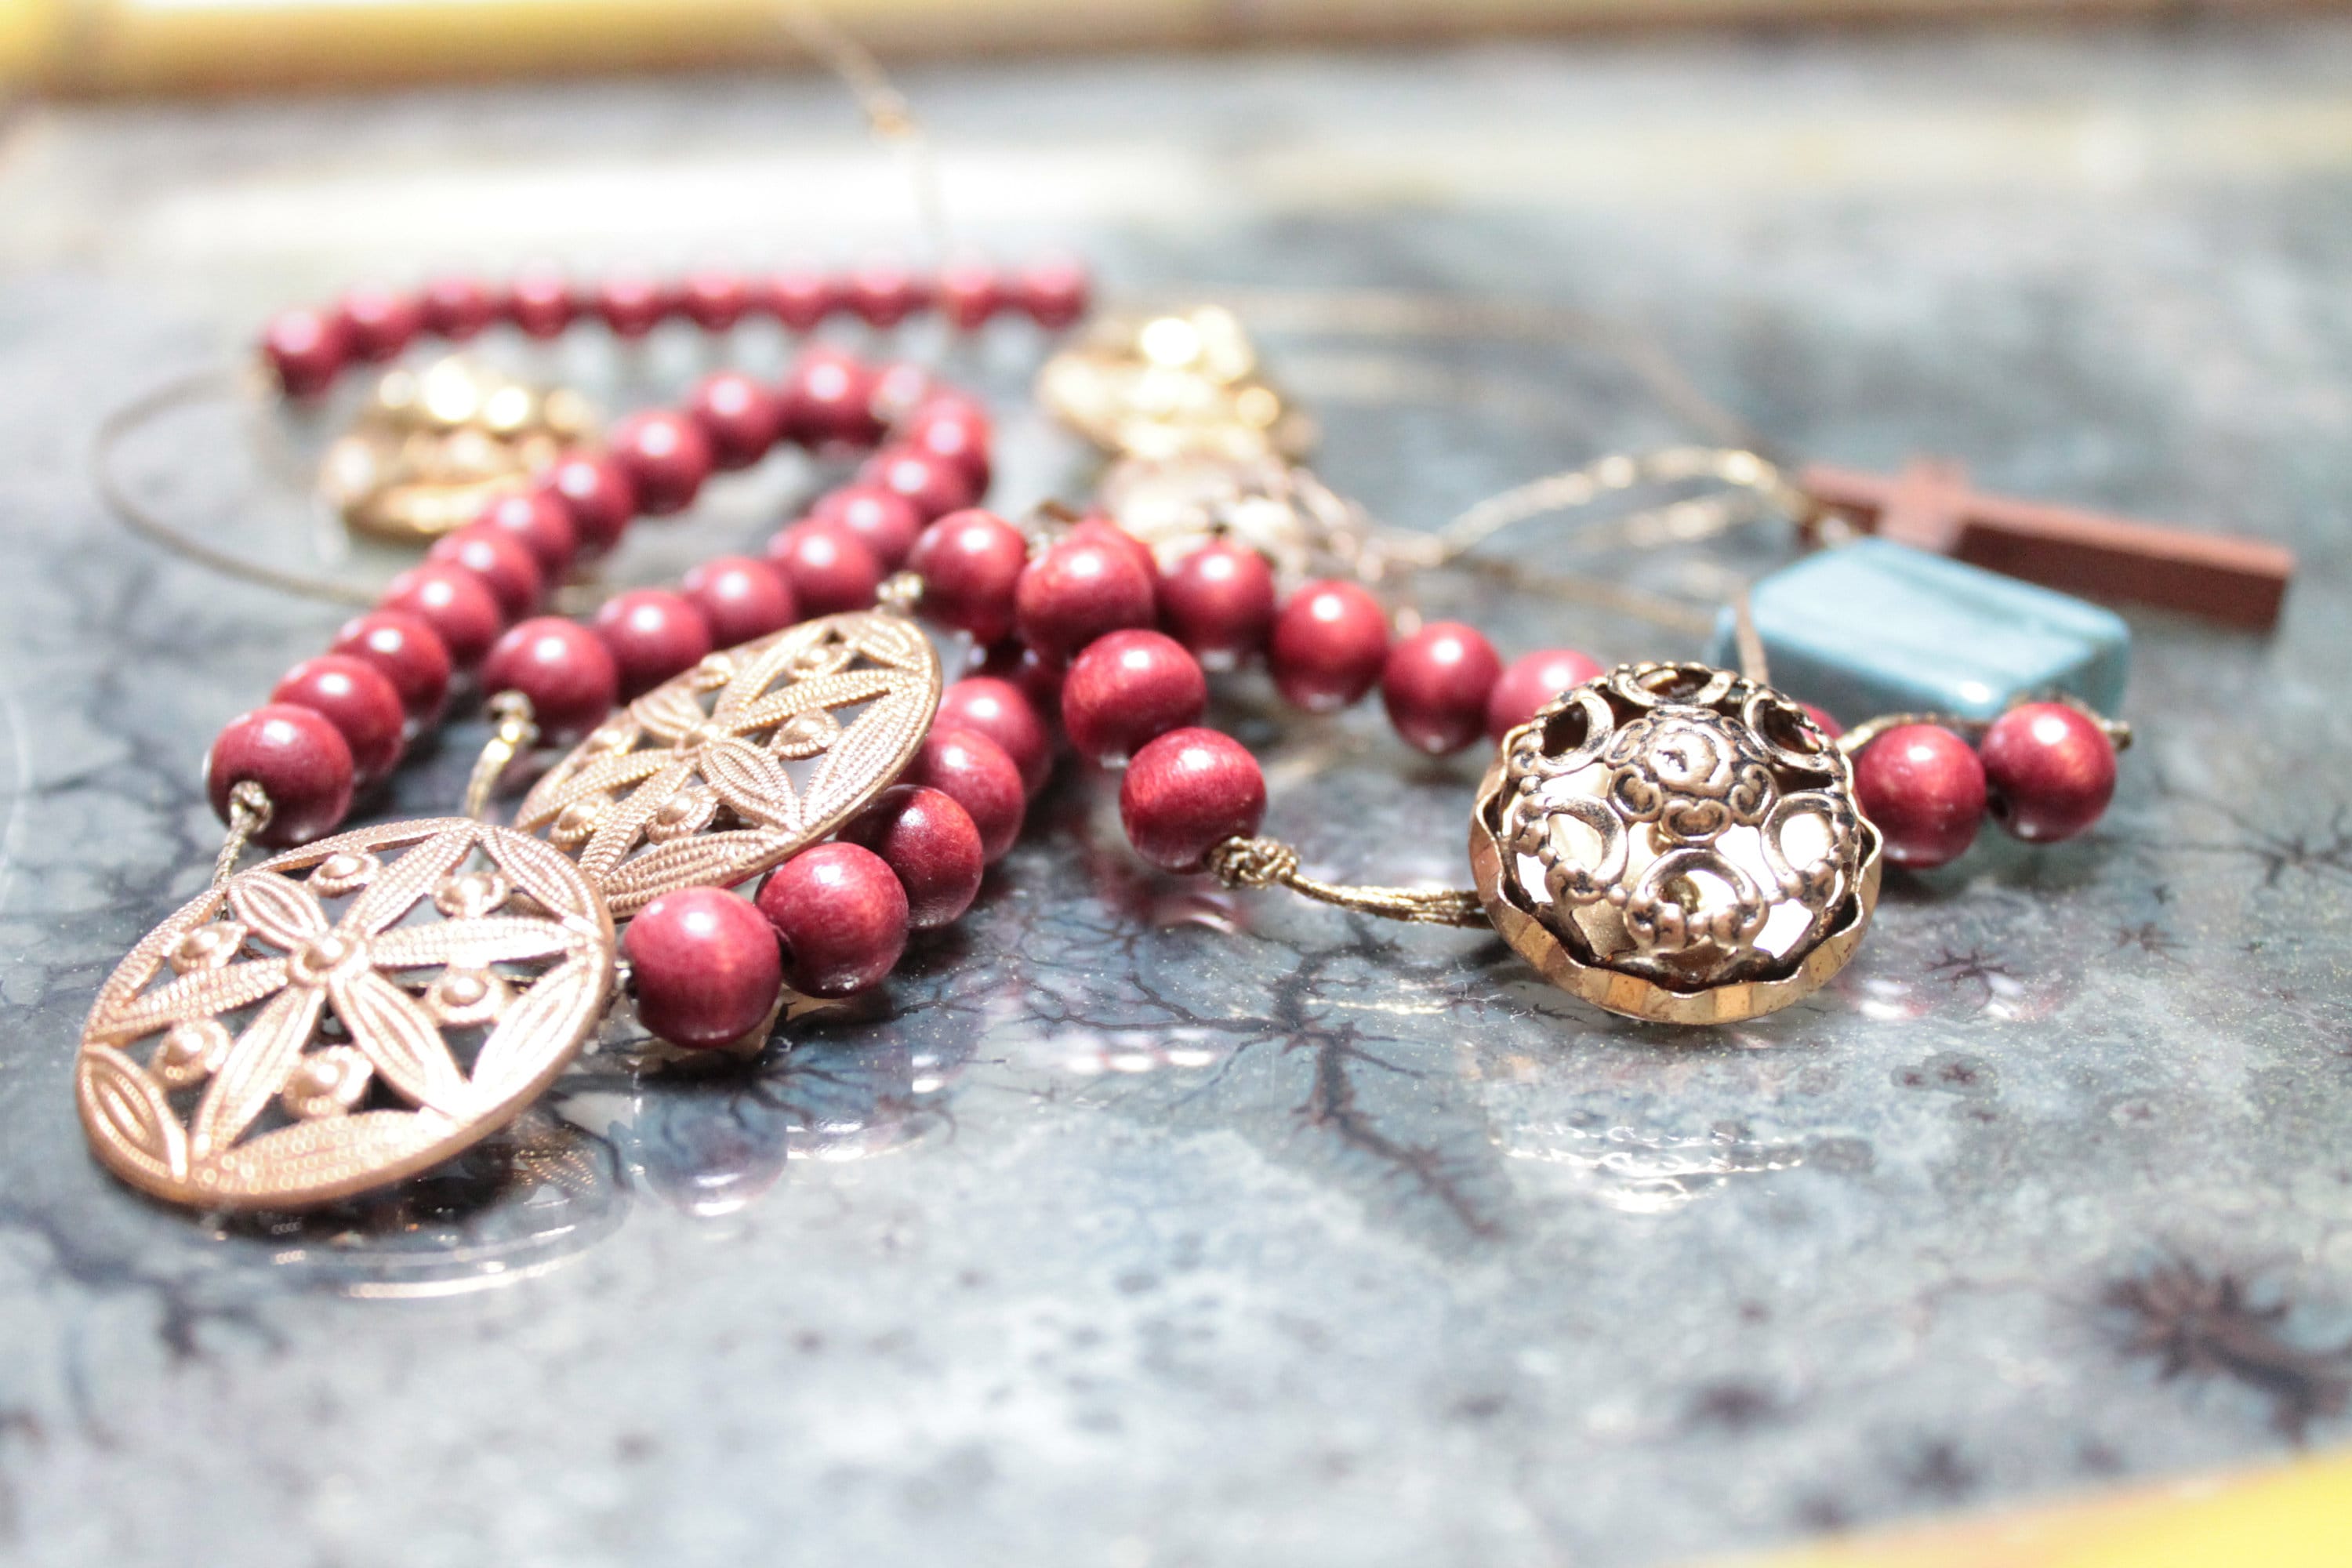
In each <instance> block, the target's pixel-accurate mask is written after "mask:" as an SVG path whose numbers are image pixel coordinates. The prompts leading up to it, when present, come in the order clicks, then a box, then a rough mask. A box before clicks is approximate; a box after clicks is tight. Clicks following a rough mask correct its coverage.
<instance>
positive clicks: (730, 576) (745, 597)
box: [681, 555, 800, 647]
mask: <svg viewBox="0 0 2352 1568" xmlns="http://www.w3.org/2000/svg"><path fill="white" fill-rule="evenodd" d="M681 586H682V587H683V588H684V589H685V592H686V596H687V598H688V601H689V602H691V603H692V604H693V605H694V607H695V608H696V609H698V610H700V611H701V612H702V618H703V620H704V621H705V622H707V623H708V624H709V627H710V643H711V646H712V647H734V646H735V645H736V644H737V643H747V642H750V641H751V639H752V638H753V637H766V636H767V635H768V634H769V633H770V632H780V631H782V630H783V629H784V628H785V627H786V626H791V625H792V624H793V622H794V621H796V620H798V619H800V609H799V606H798V605H795V604H794V603H793V590H792V585H791V584H788V583H786V582H785V581H784V578H783V574H782V573H781V572H779V571H777V570H776V568H774V567H773V566H772V565H770V564H769V563H766V562H765V561H754V560H752V559H751V557H750V556H748V555H719V556H714V557H713V558H712V559H710V560H709V561H706V562H704V563H702V564H700V565H699V566H697V567H696V568H694V570H693V571H691V572H688V574H686V581H685V583H684V584H681Z"/></svg>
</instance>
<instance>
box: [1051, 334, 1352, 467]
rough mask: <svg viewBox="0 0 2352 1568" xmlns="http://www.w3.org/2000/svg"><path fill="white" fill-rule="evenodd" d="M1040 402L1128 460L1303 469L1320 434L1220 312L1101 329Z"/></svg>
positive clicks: (1059, 365) (1063, 364)
mask: <svg viewBox="0 0 2352 1568" xmlns="http://www.w3.org/2000/svg"><path fill="white" fill-rule="evenodd" d="M1037 397H1038V401H1040V402H1042V403H1043V404H1045V406H1046V407H1047V408H1048V409H1049V410H1051V411H1052V412H1053V414H1054V415H1055V417H1057V418H1059V419H1060V420H1062V422H1063V423H1065V424H1066V425H1068V426H1070V427H1071V428H1072V429H1074V430H1076V431H1077V432H1079V433H1080V434H1081V435H1083V436H1085V437H1087V439H1089V440H1091V441H1092V442H1094V444H1095V445H1096V446H1097V447H1101V448H1102V449H1103V450H1104V451H1106V452H1113V453H1117V454H1118V455H1119V456H1121V457H1128V458H1145V459H1147V460H1155V461H1156V460H1164V459H1167V458H1185V457H1204V458H1223V459H1225V460H1228V461H1235V462H1239V461H1247V460H1250V459H1254V458H1285V459H1296V458H1302V457H1305V456H1306V454H1307V449H1308V447H1311V446H1313V444H1314V431H1313V428H1312V426H1309V425H1308V424H1307V422H1306V420H1305V419H1304V417H1303V416H1300V415H1299V414H1298V413H1297V411H1296V410H1295V409H1293V408H1291V407H1290V406H1289V405H1288V402H1287V400H1286V399H1285V398H1284V397H1283V395H1282V394H1280V393H1279V392H1277V391H1276V390H1275V388H1274V387H1273V386H1272V385H1271V384H1269V383H1267V382H1266V381H1265V380H1264V379H1263V378H1262V377H1260V376H1259V374H1258V371H1257V351H1256V350H1255V348H1254V347H1253V346H1252V345H1251V343H1250V341H1249V335H1248V334H1247V333H1246V332H1244V331H1243V330H1242V324H1241V322H1240V321H1239V320H1238V319H1237V318H1236V317H1235V316H1234V313H1233V312H1232V311H1230V310H1224V309H1222V308H1221V307H1219V306H1215V305H1200V306H1195V307H1193V308H1192V309H1191V310H1183V311H1173V312H1170V313H1168V314H1165V315H1158V316H1148V317H1144V318H1141V319H1135V318H1131V317H1130V318H1125V319H1120V318H1111V319H1108V320H1105V321H1101V322H1098V323H1097V325H1096V326H1095V327H1094V329H1093V330H1092V331H1088V332H1087V335H1086V338H1085V340H1084V341H1083V342H1080V343H1078V344H1077V345H1076V347H1074V348H1068V349H1065V350H1063V351H1062V352H1061V353H1057V354H1055V356H1054V357H1053V358H1052V359H1050V360H1048V361H1046V362H1045V369H1044V370H1042V371H1040V372H1039V373H1038V374H1037Z"/></svg>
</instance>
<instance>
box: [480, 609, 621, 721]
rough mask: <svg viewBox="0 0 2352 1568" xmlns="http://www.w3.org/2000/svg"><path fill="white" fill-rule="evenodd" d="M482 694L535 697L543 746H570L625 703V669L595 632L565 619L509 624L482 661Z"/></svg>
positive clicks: (532, 699)
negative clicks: (622, 684)
mask: <svg viewBox="0 0 2352 1568" xmlns="http://www.w3.org/2000/svg"><path fill="white" fill-rule="evenodd" d="M481 681H482V690H483V692H484V694H485V695H488V696H496V695H497V694H498V693H499V692H501V691H520V692H521V693H522V694H523V695H524V696H525V697H528V698H529V699H530V714H531V719H532V721H534V722H536V723H537V724H538V725H539V738H540V741H541V743H542V744H544V745H551V746H568V745H570V744H572V742H574V741H577V740H579V739H580V738H581V737H582V736H583V735H585V734H586V733H588V731H591V730H593V729H594V728H595V727H596V726H597V725H599V724H601V723H603V722H604V716H605V715H606V714H608V713H610V712H611V711H612V710H613V709H614V706H615V705H617V704H618V703H619V702H620V700H621V668H620V666H619V664H618V663H617V662H615V661H614V658H613V654H612V650H611V649H609V648H607V647H605V646H604V639H603V638H602V637H598V636H597V635H596V634H595V633H594V632H592V631H590V630H589V629H588V628H587V627H586V626H582V625H581V624H580V623H579V622H577V621H572V620H566V619H565V618H564V617H562V616H539V617H538V618H537V619H535V620H529V621H525V622H523V623H522V624H521V625H520V626H509V628H508V629H507V632H506V635H505V636H503V637H499V640H498V641H497V642H496V643H494V644H493V645H491V647H490V652H489V656H488V658H485V659H483V660H482V677H481Z"/></svg>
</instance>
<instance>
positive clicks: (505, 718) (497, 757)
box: [459, 691, 539, 822]
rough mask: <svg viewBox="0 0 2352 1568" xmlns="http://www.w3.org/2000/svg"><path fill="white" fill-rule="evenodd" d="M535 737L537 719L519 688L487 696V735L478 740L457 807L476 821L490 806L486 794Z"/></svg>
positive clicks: (492, 793)
mask: <svg viewBox="0 0 2352 1568" xmlns="http://www.w3.org/2000/svg"><path fill="white" fill-rule="evenodd" d="M538 740H539V721H538V720H537V719H535V718H534V717H533V716H532V714H531V710H530V698H528V697H525V696H524V695H523V694H522V693H521V692H520V691H501V692H499V693H497V694H496V695H495V696H493V697H492V698H491V699H490V738H489V739H488V740H487V741H485V742H482V752H481V755H479V756H478V757H476V758H475V759H474V767H473V771H472V772H471V773H467V775H466V798H465V804H464V805H462V806H461V807H459V809H460V810H462V811H463V812H464V813H465V814H466V815H467V816H470V817H472V818H474V820H476V821H477V822H478V821H480V820H481V819H482V817H483V816H485V815H486V814H487V813H488V811H489V809H490V796H491V795H494V794H496V793H497V791H498V787H499V780H500V779H502V778H504V777H505V776H506V772H507V769H509V767H512V766H513V765H514V760H515V759H516V758H517V757H519V756H520V755H522V753H523V752H527V751H529V750H530V748H531V747H532V746H533V745H534V744H536V743H537V742H538Z"/></svg>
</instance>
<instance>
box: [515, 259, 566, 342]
mask: <svg viewBox="0 0 2352 1568" xmlns="http://www.w3.org/2000/svg"><path fill="white" fill-rule="evenodd" d="M502 304H503V306H504V310H505V314H506V318H507V320H508V321H512V322H513V323H514V324H515V325H516V327H517V328H519V329H520V331H521V332H522V334H523V335H524V336H525V337H529V338H541V339H544V338H560V337H562V335H563V334H564V332H565V331H567V330H569V329H570V327H571V325H572V322H573V321H577V320H579V318H580V295H579V291H578V290H577V289H574V288H573V287H572V279H569V278H566V277H565V276H564V275H563V274H562V273H561V272H555V271H551V270H548V269H547V268H531V269H530V270H528V271H525V272H521V273H519V274H517V275H516V277H515V279H514V281H513V282H512V283H510V284H509V285H508V287H507V291H506V298H505V300H503V301H502Z"/></svg>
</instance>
